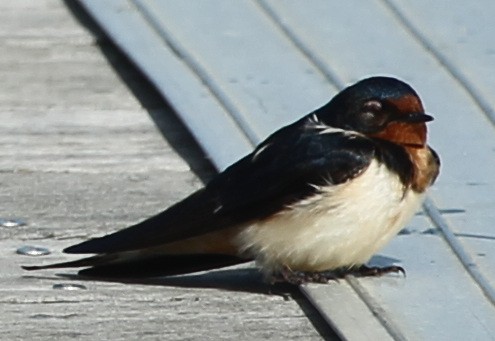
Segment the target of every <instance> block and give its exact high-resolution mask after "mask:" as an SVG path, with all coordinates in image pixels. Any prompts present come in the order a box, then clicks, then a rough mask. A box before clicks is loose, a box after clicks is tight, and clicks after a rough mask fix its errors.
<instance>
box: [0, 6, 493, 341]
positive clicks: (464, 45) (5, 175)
mask: <svg viewBox="0 0 495 341" xmlns="http://www.w3.org/2000/svg"><path fill="white" fill-rule="evenodd" d="M80 3H81V4H82V5H83V6H84V8H85V9H86V10H87V11H89V13H90V15H91V16H92V17H93V18H94V19H95V20H96V21H97V22H98V25H100V26H101V27H102V29H103V30H104V31H105V34H106V35H103V34H102V32H99V31H98V29H97V28H96V26H95V25H94V23H91V20H90V19H89V17H88V16H86V15H85V14H84V13H85V12H84V11H82V9H81V8H79V7H78V5H77V3H75V2H73V1H69V0H68V1H66V2H65V3H61V2H58V1H54V0H50V1H49V0H44V1H36V0H31V1H28V0H25V1H14V0H9V1H3V2H2V3H1V4H0V9H1V12H0V17H1V18H2V21H1V22H0V34H1V35H2V40H1V42H2V43H1V45H0V49H1V53H0V60H1V61H2V62H1V63H0V67H1V68H2V71H3V72H2V75H3V76H4V77H3V82H2V84H1V85H0V86H1V87H3V88H2V91H0V107H1V109H2V111H1V113H0V115H2V116H1V117H2V118H3V119H2V123H3V124H2V125H1V126H0V129H1V133H2V134H1V135H0V139H1V141H2V142H3V143H2V144H0V153H2V154H1V155H2V158H1V159H0V181H1V183H2V185H3V187H2V188H3V192H2V194H1V195H2V196H3V201H2V202H3V203H4V205H3V212H2V213H1V214H0V218H2V217H4V218H19V219H22V220H25V221H26V222H27V225H26V226H21V227H15V228H14V227H0V244H1V246H3V247H2V248H1V250H2V251H1V252H2V259H1V260H0V266H2V271H1V275H0V281H1V282H0V290H3V295H2V298H1V299H0V307H1V309H2V312H4V310H5V314H2V316H4V317H3V318H0V324H1V325H0V327H2V330H3V331H4V333H3V334H2V335H0V338H6V339H16V338H25V337H26V336H29V337H31V338H41V339H43V338H44V339H49V338H53V337H54V336H60V337H63V338H69V337H80V338H87V339H94V338H99V339H135V338H149V339H205V338H210V339H231V338H239V339H248V340H249V339H253V340H256V339H304V340H311V339H319V338H322V337H323V338H326V339H332V338H335V337H336V336H335V335H334V334H333V332H332V330H331V329H330V328H329V325H332V326H333V328H334V329H335V331H336V332H337V333H338V334H339V335H340V337H341V338H344V339H350V340H361V339H380V340H385V339H395V340H405V339H410V340H468V339H469V340H471V339H476V340H492V339H495V310H494V304H495V290H494V288H495V271H494V270H493V269H495V248H493V242H494V240H495V234H494V233H493V228H492V226H493V222H494V221H495V213H494V212H495V210H494V207H495V195H494V194H493V193H495V176H494V174H495V158H494V151H495V147H494V146H495V134H494V132H495V131H494V127H495V97H494V96H493V95H492V94H493V93H495V81H494V79H495V78H494V77H493V75H492V74H493V72H492V70H493V69H494V68H495V53H494V51H495V41H494V40H493V32H494V30H493V25H492V21H493V16H494V15H495V3H494V2H493V1H491V2H490V1H488V0H486V1H478V2H472V3H466V2H465V1H460V0H455V1H439V2H435V4H432V3H431V1H427V0H417V1H407V2H405V1H399V0H376V1H367V2H363V1H359V0H351V1H347V2H346V3H345V4H343V3H341V2H338V1H329V0H312V1H311V2H307V1H297V0H284V1H283V2H282V1H275V0H258V1H230V0H215V1H209V2H192V1H183V0H167V1H158V0H106V1H104V2H103V1H101V0H81V1H80ZM105 36H109V37H110V38H111V41H112V42H113V43H115V44H116V45H117V46H118V48H119V49H120V50H121V51H123V52H124V54H125V55H126V56H127V57H128V58H129V59H130V60H132V64H134V65H136V66H137V67H138V68H139V69H140V70H141V72H143V74H144V75H145V76H146V78H147V79H148V80H149V81H150V82H151V83H152V84H153V85H154V88H155V89H156V91H155V90H154V88H153V87H151V86H150V85H149V84H148V83H147V81H146V80H145V79H143V77H142V76H141V75H140V73H139V72H137V71H136V69H135V68H134V66H133V65H132V64H131V62H129V61H128V60H126V58H125V57H124V56H123V55H122V54H121V53H120V52H119V51H118V50H117V49H116V48H115V47H114V46H113V45H112V43H111V42H110V41H109V40H108V39H107V38H105ZM373 74H387V75H394V76H397V77H399V78H401V79H404V80H406V81H407V82H408V83H410V84H411V85H412V86H413V87H414V88H415V89H416V90H417V91H418V92H419V93H420V95H421V97H422V99H423V101H424V103H425V106H426V109H427V110H428V111H429V112H431V113H432V114H433V116H434V117H435V121H434V122H433V123H432V124H431V125H430V127H431V129H430V143H431V145H432V146H433V147H434V148H435V149H436V150H437V151H438V152H439V154H440V157H441V160H442V172H441V175H440V178H439V181H438V182H437V184H436V185H435V187H434V188H433V189H432V191H431V192H430V194H429V197H428V199H427V201H426V203H425V205H424V210H423V212H418V214H417V215H416V217H415V218H414V219H413V221H412V222H411V223H410V224H409V225H408V226H407V228H406V229H405V230H404V231H403V232H402V233H401V234H400V235H399V236H398V237H397V238H395V239H394V240H393V242H392V243H391V244H390V245H389V246H388V247H386V248H385V249H384V250H382V252H380V254H379V255H377V257H375V258H374V259H373V262H377V263H382V264H383V263H388V264H389V263H391V262H395V263H399V264H400V265H402V266H404V267H405V268H406V269H407V277H406V278H402V277H397V276H396V277H394V276H388V277H384V278H379V279H356V278H353V277H349V278H348V279H347V280H346V281H340V282H339V283H331V284H329V285H307V286H302V287H301V288H300V291H301V292H302V293H303V294H304V297H306V298H307V299H305V298H304V297H303V296H301V294H299V293H298V292H297V291H291V290H289V289H288V288H287V287H281V288H275V291H276V292H277V293H281V292H287V291H288V295H268V291H269V290H270V289H269V288H268V287H267V286H266V285H264V284H263V283H262V282H261V281H260V278H259V274H258V273H257V272H256V270H254V269H252V268H250V267H246V268H243V269H224V270H220V271H217V272H213V273H210V274H200V275H191V276H186V277H185V278H182V279H163V280H160V281H148V282H143V283H127V284H123V283H105V282H95V281H91V282H81V281H80V280H77V278H76V279H73V278H64V277H59V276H56V275H55V274H56V273H57V272H56V271H51V272H48V271H47V272H44V273H40V274H36V275H35V276H33V275H31V274H29V276H27V275H26V273H23V272H22V271H21V270H20V269H19V267H18V266H19V264H27V263H30V264H32V263H37V262H40V261H44V262H45V261H46V262H48V261H51V260H61V259H68V256H67V255H62V254H60V250H61V249H62V248H63V247H64V246H67V245H69V244H72V243H74V242H77V241H80V240H82V239H85V238H87V237H90V236H96V235H101V234H103V233H104V232H107V231H113V230H114V229H117V228H120V227H122V226H125V225H127V224H129V223H132V222H136V221H139V220H140V219H142V218H144V217H147V216H149V215H150V214H153V213H156V212H158V211H160V210H161V209H163V208H164V207H166V206H168V205H169V204H171V203H173V202H175V201H176V200H178V199H180V198H182V197H184V196H185V195H187V194H188V193H190V192H192V191H193V190H194V189H196V188H199V187H200V186H201V185H202V181H206V180H207V179H208V178H209V177H210V176H211V174H212V172H213V171H214V170H213V168H212V165H213V167H215V168H216V169H223V168H225V167H226V166H228V165H229V164H230V163H231V162H233V161H235V160H236V159H238V158H239V157H241V156H242V155H244V154H245V153H246V152H248V151H250V150H251V148H252V147H253V145H255V144H256V143H257V142H259V141H260V140H261V139H263V138H264V137H265V136H267V135H268V134H270V133H271V132H272V131H274V130H275V129H277V128H279V127H281V126H282V125H284V124H286V123H288V122H291V121H293V120H295V119H297V118H299V117H300V116H301V115H302V114H305V113H307V112H310V111H311V110H313V109H315V108H316V107H318V106H319V105H321V104H322V103H325V102H326V101H328V99H329V98H330V97H332V96H333V95H334V94H335V93H336V91H338V89H339V88H342V87H343V86H344V85H345V84H348V83H352V82H354V81H356V80H357V79H360V78H363V77H366V76H369V75H373ZM161 98H167V100H168V101H169V103H170V104H171V106H172V107H173V108H174V110H175V113H176V114H177V117H179V119H180V121H179V119H177V117H176V116H175V114H174V113H173V112H172V110H171V109H170V108H169V107H168V106H167V104H166V103H164V102H163V100H162V99H161ZM180 122H183V123H184V125H185V127H187V130H189V131H190V132H191V134H192V135H193V136H194V138H195V140H196V141H198V143H199V144H200V146H201V148H202V149H203V150H204V151H205V152H206V155H207V158H208V160H209V161H211V162H212V165H210V164H209V163H208V162H207V161H206V160H205V157H204V155H203V154H202V153H201V152H200V151H199V148H198V146H197V145H196V143H195V142H194V141H193V139H192V138H191V137H190V136H189V133H188V132H187V131H186V128H185V127H184V126H183V125H182V123H180ZM219 127H220V128H219ZM218 129H221V131H222V132H224V134H222V136H225V135H226V134H227V135H228V136H229V141H225V139H222V138H219V136H220V134H218ZM200 179H201V180H200ZM25 244H29V245H38V246H44V247H49V248H50V249H51V250H52V251H53V253H52V254H51V255H49V256H43V257H38V258H34V259H33V258H29V257H27V256H20V255H17V254H15V250H16V249H17V248H18V247H19V246H22V245H25ZM65 273H71V272H70V271H69V272H65ZM61 283H69V284H70V283H72V284H81V285H84V286H86V290H75V291H66V290H56V289H53V286H54V285H57V284H61ZM309 303H311V304H309ZM4 307H5V309H4ZM315 308H316V309H317V310H318V311H319V313H320V314H321V316H323V319H321V318H320V317H319V314H316V313H315V310H314V309H315Z"/></svg>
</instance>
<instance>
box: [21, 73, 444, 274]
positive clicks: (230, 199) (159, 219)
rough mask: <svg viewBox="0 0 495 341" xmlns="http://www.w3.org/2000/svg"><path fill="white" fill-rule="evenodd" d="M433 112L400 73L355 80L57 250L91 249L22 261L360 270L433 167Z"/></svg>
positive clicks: (418, 198) (161, 268)
mask: <svg viewBox="0 0 495 341" xmlns="http://www.w3.org/2000/svg"><path fill="white" fill-rule="evenodd" d="M431 120H433V118H432V117H431V116H430V115H428V114H426V113H425V111H424V109H423V105H422V103H421V100H420V98H419V96H418V95H417V93H416V92H415V91H414V90H413V89H412V88H411V87H410V86H409V85H408V84H406V83H404V82H402V81H400V80H397V79H395V78H389V77H371V78H367V79H364V80H361V81H359V82H358V83H356V84H354V85H352V86H349V87H347V88H346V89H344V90H342V91H341V92H340V93H338V94H337V95H336V96H335V97H334V98H333V99H332V100H331V101H330V102H328V103H327V104H326V105H324V106H323V107H321V108H319V109H317V110H315V111H313V112H311V113H310V114H308V115H306V116H304V117H303V118H301V119H299V120H298V121H296V122H294V123H292V124H290V125H288V126H285V127H283V128H281V129H280V130H278V131H276V132H275V133H273V134H272V135H270V136H269V137H268V138H267V139H266V140H265V141H263V142H261V143H260V144H259V145H258V146H257V147H256V148H255V149H254V151H253V152H252V153H250V154H249V155H247V156H245V157H243V158H242V159H240V160H239V161H237V162H236V163H234V164H233V165H231V166H230V167H228V168H227V169H225V170H224V171H223V172H221V173H219V174H218V175H216V176H215V177H214V178H213V179H212V180H211V181H210V182H209V183H208V184H207V185H206V186H205V187H204V188H202V189H200V190H198V191H197V192H195V193H193V194H191V195H190V196H188V197H186V198H185V199H184V200H182V201H180V202H178V203H176V204H175V205H173V206H171V207H169V208H168V209H166V210H165V211H164V212H162V213H159V214H158V215H156V216H153V217H151V218H149V219H147V220H144V221H143V222H141V223H138V224H136V225H133V226H131V227H128V228H125V229H123V230H120V231H117V232H115V233H112V234H109V235H106V236H103V237H100V238H96V239H91V240H88V241H85V242H82V243H80V244H77V245H73V246H70V247H68V248H66V249H65V250H64V252H66V253H71V254H72V253H75V254H96V255H93V256H90V257H87V258H83V259H80V260H76V261H69V262H64V263H57V264H50V265H42V266H25V267H24V269H26V270H37V269H49V268H62V267H85V268H86V269H83V270H81V271H79V274H81V275H88V276H97V277H107V278H112V277H137V276H160V275H174V274H182V273H188V272H193V271H199V270H206V269H212V268H217V267H223V266H227V265H232V264H236V263H241V262H247V261H251V260H256V262H257V264H258V265H259V266H260V268H261V269H262V271H263V272H264V273H265V274H266V276H267V278H281V279H282V280H285V281H288V282H291V283H301V282H306V281H318V282H324V281H328V279H329V278H331V277H332V275H328V274H333V273H335V272H338V271H342V270H343V271H344V272H345V271H352V270H356V269H364V270H365V271H366V270H369V269H370V268H366V267H365V265H364V264H365V263H366V262H367V261H368V260H369V259H370V258H371V256H372V255H373V254H375V253H376V252H377V251H378V250H380V249H381V248H382V247H383V246H384V245H385V244H386V243H387V242H388V241H390V239H391V238H392V237H393V236H394V235H396V234H397V233H398V232H399V230H401V228H403V227H404V225H405V224H406V223H407V222H408V220H409V219H410V218H411V217H412V215H413V214H414V213H415V212H416V211H417V210H418V209H419V207H420V205H421V202H422V199H423V197H424V194H425V191H426V190H427V188H428V187H430V186H431V185H432V184H433V182H434V181H435V179H436V177H437V175H438V173H439V167H440V162H439V158H438V156H437V154H436V152H435V151H434V150H433V149H432V148H430V147H429V146H428V145H427V144H426V139H427V130H426V122H429V121H431ZM371 270H372V272H373V273H374V274H381V273H385V272H388V271H397V270H402V268H400V267H396V266H395V267H394V266H391V267H387V268H383V269H377V268H373V269H371Z"/></svg>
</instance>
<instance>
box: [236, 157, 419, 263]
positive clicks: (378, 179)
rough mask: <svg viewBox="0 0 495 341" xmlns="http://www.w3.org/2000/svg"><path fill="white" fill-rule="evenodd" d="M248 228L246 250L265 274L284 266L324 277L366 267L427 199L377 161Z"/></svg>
mask: <svg viewBox="0 0 495 341" xmlns="http://www.w3.org/2000/svg"><path fill="white" fill-rule="evenodd" d="M319 189H320V194H319V195H317V196H314V197H311V198H309V199H307V200H305V201H304V202H301V203H298V204H297V205H295V206H292V207H290V208H287V209H286V210H284V211H283V212H280V213H279V214H277V215H275V216H274V217H271V218H269V219H266V220H264V221H262V222H259V223H256V224H254V225H251V226H250V227H248V228H246V229H245V230H244V231H243V232H242V233H241V234H240V236H239V237H238V239H237V241H236V242H237V243H238V244H239V246H240V248H241V249H242V250H243V251H244V252H246V253H248V254H251V255H253V256H255V257H256V259H257V261H258V262H259V263H260V264H261V265H262V267H263V269H264V270H265V271H273V270H275V269H277V268H279V267H280V266H282V265H286V266H288V267H289V268H291V269H293V270H301V271H323V270H331V269H336V268H340V267H353V266H356V265H361V264H364V263H366V262H367V261H368V260H369V259H370V258H371V256H372V255H373V254H374V253H375V252H376V251H378V250H379V249H380V248H382V247H383V246H384V245H385V244H386V243H387V242H388V241H389V240H390V239H391V238H392V237H393V236H394V235H395V234H397V233H398V232H399V230H400V229H401V228H402V227H403V226H404V225H405V224H406V223H407V221H408V220H409V219H410V218H411V217H412V215H413V214H414V213H415V212H416V211H417V210H418V208H419V205H420V204H421V201H422V197H423V195H422V194H419V193H416V192H414V191H412V190H410V189H408V190H406V192H405V193H404V188H403V184H402V183H401V182H400V180H399V178H398V176H397V175H394V174H393V173H392V172H390V171H389V170H388V169H387V168H386V166H385V165H383V164H379V163H378V162H377V161H373V162H372V163H371V164H370V165H369V167H368V169H367V170H366V171H365V172H364V173H363V174H361V175H360V176H358V177H357V178H355V179H353V180H352V181H349V182H346V183H343V184H340V185H336V186H335V185H329V186H323V187H320V188H319Z"/></svg>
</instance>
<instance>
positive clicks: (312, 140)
mask: <svg viewBox="0 0 495 341" xmlns="http://www.w3.org/2000/svg"><path fill="white" fill-rule="evenodd" d="M375 147H376V146H375V144H374V142H373V141H371V140H369V139H367V138H365V137H360V136H358V135H349V134H347V133H345V132H339V131H336V132H331V131H324V130H322V129H316V128H315V127H314V126H311V125H308V124H307V123H306V121H304V120H300V121H298V122H296V123H294V124H292V125H290V126H287V127H285V128H283V129H281V130H279V131H278V132H276V133H274V134H273V135H272V136H270V137H269V138H268V139H267V140H265V141H264V142H263V143H262V144H260V146H259V147H258V148H257V149H256V150H255V151H254V152H253V153H251V154H249V155H247V156H246V157H244V158H243V159H241V160H239V161H238V162H236V163H235V164H233V165H232V166H230V167H229V168H227V169H226V170H225V171H223V172H222V173H220V174H218V175H217V176H216V177H215V178H214V179H213V180H212V181H211V182H210V183H209V184H208V185H207V186H206V187H205V188H203V189H201V190H199V191H197V192H195V193H193V194H192V195H190V196H189V197H187V198H186V199H184V200H182V201H180V202H178V203H177V204H175V205H173V206H171V207H170V208H168V209H167V210H165V211H164V212H162V213H160V214H158V215H156V216H154V217H151V218H149V219H147V220H145V221H143V222H141V223H139V224H137V225H134V226H131V227H129V228H126V229H124V230H121V231H118V232H116V233H113V234H110V235H107V236H104V237H101V238H97V239H92V240H89V241H86V242H83V243H81V244H78V245H74V246H72V247H69V248H67V249H66V250H64V251H65V252H68V253H112V252H121V251H128V250H136V249H141V248H145V247H152V246H157V245H161V244H166V243H170V242H173V241H177V240H181V239H185V238H189V237H193V236H198V235H202V234H205V233H208V232H212V231H216V230H220V229H225V228H228V227H234V226H237V225H241V224H246V223H249V222H250V221H254V220H256V219H260V218H265V217H267V216H269V215H271V214H274V213H276V212H278V211H279V210H281V209H284V208H285V207H286V206H288V205H290V204H292V203H295V202H297V201H298V200H301V199H303V198H306V197H308V196H311V195H312V194H314V192H315V190H316V189H315V187H314V186H313V185H322V184H328V183H331V184H340V183H343V182H345V181H347V180H349V179H352V178H353V177H355V176H357V175H359V174H360V173H361V172H362V171H363V170H364V169H366V168H367V167H368V165H369V163H370V162H371V160H372V158H373V156H374V154H375Z"/></svg>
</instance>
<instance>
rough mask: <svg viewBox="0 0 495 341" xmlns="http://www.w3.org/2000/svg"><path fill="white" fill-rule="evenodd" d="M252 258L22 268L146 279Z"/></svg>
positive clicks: (106, 260)
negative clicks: (77, 271) (66, 270)
mask: <svg viewBox="0 0 495 341" xmlns="http://www.w3.org/2000/svg"><path fill="white" fill-rule="evenodd" d="M249 261H250V259H245V258H240V257H236V256H230V255H221V254H205V255H201V254H191V255H149V256H146V257H135V258H129V257H125V258H123V259H119V256H118V255H117V254H113V255H112V254H110V255H99V256H93V257H88V258H83V259H80V260H76V261H71V262H63V263H56V264H48V265H41V266H22V268H23V269H25V270H41V269H56V268H72V267H88V268H87V269H83V270H80V271H79V273H78V274H79V275H82V276H90V277H100V278H143V277H158V276H173V275H181V274H186V273H192V272H198V271H205V270H211V269H216V268H221V267H226V266H230V265H235V264H240V263H245V262H249Z"/></svg>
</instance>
